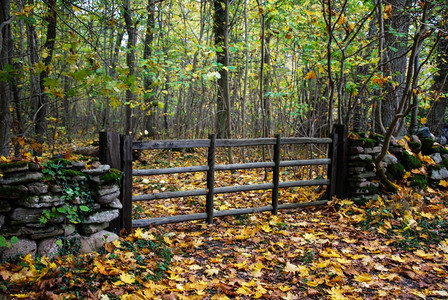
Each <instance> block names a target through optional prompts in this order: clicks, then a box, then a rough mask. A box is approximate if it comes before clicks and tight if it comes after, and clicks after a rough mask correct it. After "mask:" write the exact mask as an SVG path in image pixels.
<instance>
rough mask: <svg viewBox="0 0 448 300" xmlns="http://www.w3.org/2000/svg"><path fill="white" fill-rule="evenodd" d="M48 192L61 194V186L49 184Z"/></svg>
mask: <svg viewBox="0 0 448 300" xmlns="http://www.w3.org/2000/svg"><path fill="white" fill-rule="evenodd" d="M50 191H51V192H52V193H55V194H56V193H61V192H62V186H60V185H58V184H51V185H50Z"/></svg>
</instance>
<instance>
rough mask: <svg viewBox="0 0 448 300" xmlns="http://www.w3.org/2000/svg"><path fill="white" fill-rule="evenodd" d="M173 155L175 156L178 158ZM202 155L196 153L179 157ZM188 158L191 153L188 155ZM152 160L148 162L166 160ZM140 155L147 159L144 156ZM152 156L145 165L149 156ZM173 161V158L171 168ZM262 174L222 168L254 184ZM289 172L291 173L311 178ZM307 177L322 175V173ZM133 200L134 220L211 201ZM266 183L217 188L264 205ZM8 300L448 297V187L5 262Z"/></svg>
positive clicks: (226, 199) (158, 232)
mask: <svg viewBox="0 0 448 300" xmlns="http://www.w3.org/2000/svg"><path fill="white" fill-rule="evenodd" d="M176 155H177V156H176ZM174 156H176V157H170V160H171V159H172V164H171V166H173V163H174V164H175V162H177V161H178V160H182V162H179V164H180V163H182V164H183V163H185V160H190V161H191V164H198V163H199V164H200V163H201V161H200V159H201V158H199V157H201V156H200V155H196V154H194V153H193V154H188V155H186V154H185V153H184V154H174ZM187 156H188V157H187ZM158 159H159V158H157V157H151V160H150V161H152V162H154V163H161V162H162V161H164V160H158ZM142 161H143V164H148V163H147V161H148V160H145V159H143V160H142ZM145 161H146V163H145ZM174 166H175V165H174ZM263 173H264V172H259V171H258V172H257V171H254V172H251V171H247V172H241V173H230V172H228V173H225V172H223V173H222V177H221V178H219V179H218V180H217V182H218V184H219V183H220V182H221V184H223V185H233V184H236V183H238V184H249V183H257V181H260V180H261V181H262V180H263V175H264V174H263ZM304 173H305V171H304V170H291V172H287V173H285V174H284V176H285V178H284V179H283V180H286V179H287V178H288V177H291V176H292V177H306V176H305V175H304ZM306 173H307V175H308V174H309V175H310V176H316V175H317V174H316V173H318V170H309V172H306ZM201 176H202V175H191V174H190V175H189V176H186V177H181V176H180V175H176V176H172V175H170V176H166V177H159V178H140V179H138V180H137V181H136V182H135V191H134V192H135V193H141V192H144V191H145V190H152V191H154V190H160V191H168V190H175V189H179V188H180V187H182V188H186V189H188V188H191V187H194V188H200V187H199V186H200V185H202V184H203V178H202V177H201ZM321 195H322V191H320V190H319V189H316V188H308V189H305V188H300V189H295V190H292V189H290V190H284V191H283V193H282V197H281V199H282V201H283V203H284V202H303V201H315V200H317V198H319V197H320V196H321ZM180 201H181V202H180V203H179V202H177V203H176V202H174V200H173V202H170V201H164V202H162V203H160V204H158V205H148V204H144V203H140V204H136V205H135V206H134V217H135V218H145V217H158V216H161V215H173V214H179V213H186V212H199V210H200V209H202V210H203V209H204V208H203V207H204V203H203V202H204V201H205V199H203V198H196V199H183V200H180ZM269 201H270V193H269V192H253V193H245V194H243V193H239V194H227V195H221V196H220V197H217V199H216V204H215V206H216V208H217V209H221V210H223V209H231V208H241V207H251V206H264V205H268V204H269ZM2 297H3V298H7V299H19V298H25V299H102V300H106V299H257V298H261V299H379V298H386V299H446V298H448V194H446V193H445V192H442V191H439V190H433V189H429V190H428V191H425V192H423V191H414V190H412V189H409V188H400V190H399V192H398V194H397V195H389V196H387V197H386V196H383V197H379V198H378V199H377V200H376V201H373V202H370V203H367V204H365V205H356V204H354V203H353V202H352V201H350V200H339V199H333V200H332V201H330V202H329V203H328V205H325V206H319V207H311V208H306V209H296V210H289V211H285V210H282V211H280V212H279V214H278V215H271V214H270V213H258V214H250V215H243V216H231V217H224V218H216V219H215V221H214V224H213V225H207V224H205V222H204V221H194V222H188V223H180V224H171V225H163V226H157V227H149V228H144V229H142V228H138V229H135V230H134V231H133V233H132V234H130V235H128V236H125V237H121V238H120V240H118V241H116V242H114V243H110V244H107V245H105V247H104V248H102V249H101V250H100V251H99V252H98V253H92V254H88V255H76V254H67V255H64V256H60V257H57V258H55V259H54V260H49V259H47V258H45V257H44V258H39V257H38V258H32V257H30V256H27V257H25V258H22V259H18V260H15V261H11V262H6V263H3V264H2V265H0V298H2Z"/></svg>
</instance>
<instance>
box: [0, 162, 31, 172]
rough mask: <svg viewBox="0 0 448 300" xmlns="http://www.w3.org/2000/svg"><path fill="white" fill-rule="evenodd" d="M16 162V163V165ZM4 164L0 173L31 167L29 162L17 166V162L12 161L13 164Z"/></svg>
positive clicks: (26, 169)
mask: <svg viewBox="0 0 448 300" xmlns="http://www.w3.org/2000/svg"><path fill="white" fill-rule="evenodd" d="M15 164H16V166H14V165H15ZM2 166H3V167H2V169H1V170H0V173H3V174H9V173H16V172H22V171H28V169H29V167H28V163H20V165H19V166H17V163H11V164H4V165H2Z"/></svg>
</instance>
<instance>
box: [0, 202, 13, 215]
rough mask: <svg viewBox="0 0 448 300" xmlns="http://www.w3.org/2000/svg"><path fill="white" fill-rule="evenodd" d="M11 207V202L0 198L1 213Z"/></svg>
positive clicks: (9, 209)
mask: <svg viewBox="0 0 448 300" xmlns="http://www.w3.org/2000/svg"><path fill="white" fill-rule="evenodd" d="M11 209H12V206H11V204H9V202H8V201H5V200H0V212H1V213H5V212H8V211H11Z"/></svg>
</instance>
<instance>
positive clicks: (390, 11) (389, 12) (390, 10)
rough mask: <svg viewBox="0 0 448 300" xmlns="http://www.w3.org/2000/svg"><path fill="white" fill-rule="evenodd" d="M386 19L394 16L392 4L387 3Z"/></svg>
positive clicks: (384, 16) (385, 8)
mask: <svg viewBox="0 0 448 300" xmlns="http://www.w3.org/2000/svg"><path fill="white" fill-rule="evenodd" d="M383 18H384V20H387V19H390V18H392V5H391V4H387V5H386V6H384V14H383Z"/></svg>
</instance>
